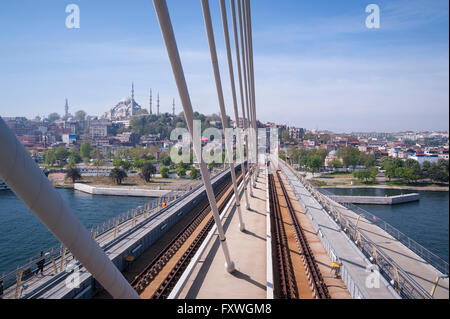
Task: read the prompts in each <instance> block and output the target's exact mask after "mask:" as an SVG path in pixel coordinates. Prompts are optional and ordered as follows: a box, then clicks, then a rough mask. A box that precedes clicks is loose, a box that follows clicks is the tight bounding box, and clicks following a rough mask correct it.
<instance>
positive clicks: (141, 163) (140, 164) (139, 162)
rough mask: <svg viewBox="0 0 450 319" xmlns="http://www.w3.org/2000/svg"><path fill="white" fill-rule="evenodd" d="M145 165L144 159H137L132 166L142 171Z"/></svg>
mask: <svg viewBox="0 0 450 319" xmlns="http://www.w3.org/2000/svg"><path fill="white" fill-rule="evenodd" d="M146 164H147V161H146V160H145V159H144V158H137V159H135V160H134V163H133V166H134V167H136V168H138V169H142V168H143V167H144V166H145V165H146Z"/></svg>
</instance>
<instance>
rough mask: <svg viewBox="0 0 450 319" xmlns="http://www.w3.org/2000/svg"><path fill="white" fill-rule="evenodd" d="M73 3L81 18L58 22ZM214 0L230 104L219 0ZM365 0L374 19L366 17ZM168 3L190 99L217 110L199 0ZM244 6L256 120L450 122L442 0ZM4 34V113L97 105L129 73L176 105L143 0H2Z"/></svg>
mask: <svg viewBox="0 0 450 319" xmlns="http://www.w3.org/2000/svg"><path fill="white" fill-rule="evenodd" d="M70 3H75V4H77V5H78V6H79V7H80V11H81V28H80V29H67V28H66V27H65V20H66V16H67V13H65V8H66V6H67V5H68V4H70ZM210 3H211V11H212V15H213V21H214V28H215V33H216V42H217V45H218V52H219V60H220V63H221V65H220V67H221V75H222V81H223V84H224V89H225V97H226V106H227V110H228V112H229V115H232V114H231V112H232V104H231V90H230V87H229V78H228V69H227V65H226V63H225V62H226V54H225V51H224V40H223V30H222V25H221V22H220V10H219V6H218V3H219V2H218V0H211V1H210ZM227 3H228V1H227ZM370 3H375V4H378V5H379V7H380V10H381V28H380V29H367V28H366V27H365V19H366V17H367V15H368V14H367V13H366V12H365V8H366V6H367V5H368V4H370ZM168 6H169V10H170V13H171V17H172V22H173V25H174V30H175V34H176V36H177V40H178V45H179V49H180V54H181V58H182V61H183V66H184V69H185V73H186V78H187V81H188V86H189V89H190V93H191V99H192V102H193V104H194V108H195V110H197V111H200V112H203V113H207V114H210V113H213V112H215V113H217V112H219V107H218V101H217V94H216V90H215V85H214V81H213V72H212V68H211V62H210V57H209V49H208V44H207V39H206V34H205V29H204V24H203V17H202V11H201V4H200V1H199V0H168ZM228 6H229V4H228ZM228 9H229V8H228ZM228 13H229V12H228ZM252 14H253V32H254V51H255V72H256V74H255V82H256V90H257V92H256V93H257V111H258V118H259V119H260V120H262V121H276V122H280V123H286V124H289V125H295V126H300V127H306V128H309V129H314V128H319V129H329V130H333V131H336V132H350V131H372V130H374V131H399V130H448V127H449V124H448V123H449V122H448V116H449V108H448V105H449V90H448V86H449V62H448V61H449V60H448V59H449V42H448V39H449V34H448V27H449V4H448V1H447V0H388V1H378V0H367V1H360V0H345V1H344V0H341V1H331V0H329V1H322V0H314V1H313V0H279V1H274V0H253V1H252ZM230 23H231V22H230ZM0 39H1V42H0V70H1V71H0V72H1V73H0V74H1V76H0V88H1V91H0V92H1V102H0V115H1V116H27V117H30V118H32V117H34V116H36V115H38V114H39V115H41V116H42V115H48V114H49V113H51V112H58V113H62V112H63V107H64V99H65V98H66V97H67V98H68V99H69V104H70V107H71V108H70V111H71V112H72V113H74V112H75V111H77V110H79V109H83V110H85V111H87V112H88V113H89V114H91V115H100V114H102V113H103V112H105V111H106V110H108V109H109V108H111V107H112V106H113V105H115V104H116V103H117V102H118V101H119V100H121V99H122V98H124V97H127V96H129V95H130V89H131V82H132V81H134V83H135V90H136V94H135V95H136V100H137V101H138V103H140V104H141V105H142V106H145V107H148V100H149V90H150V88H152V89H153V91H154V95H156V93H157V92H159V93H160V96H161V108H162V111H167V112H169V111H170V110H171V103H172V98H173V97H175V98H176V103H177V109H178V111H181V105H180V103H179V99H178V94H177V90H176V87H175V85H174V80H173V75H172V72H171V69H170V65H169V61H168V58H167V54H166V51H165V47H164V44H163V40H162V37H161V33H160V29H159V25H158V23H157V20H156V14H155V11H154V8H153V4H152V1H150V0H130V1H106V0H95V1H93V0H72V1H63V0H42V1H33V0H27V1H25V0H4V1H1V4H0Z"/></svg>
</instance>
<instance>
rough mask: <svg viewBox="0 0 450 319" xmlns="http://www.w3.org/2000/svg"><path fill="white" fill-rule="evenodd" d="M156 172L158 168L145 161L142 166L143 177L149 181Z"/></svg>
mask: <svg viewBox="0 0 450 319" xmlns="http://www.w3.org/2000/svg"><path fill="white" fill-rule="evenodd" d="M155 173H156V168H155V166H153V164H151V163H145V164H144V166H143V167H142V172H141V177H142V178H143V179H144V180H145V181H146V182H147V183H149V182H150V180H151V178H152V176H153V174H155Z"/></svg>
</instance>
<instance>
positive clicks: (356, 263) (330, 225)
mask: <svg viewBox="0 0 450 319" xmlns="http://www.w3.org/2000/svg"><path fill="white" fill-rule="evenodd" d="M280 169H281V170H282V172H283V173H284V175H285V176H286V178H287V180H288V181H289V183H290V185H291V187H292V188H293V189H294V190H295V192H296V194H298V196H299V198H298V199H299V201H300V203H301V204H302V206H303V209H305V210H306V211H308V212H309V214H308V217H309V218H310V219H312V221H313V224H314V223H315V224H316V225H317V226H318V228H319V230H320V233H321V234H323V235H324V237H325V238H326V239H327V241H328V242H329V243H330V244H331V245H332V249H333V251H334V252H335V253H336V255H337V256H336V257H338V258H339V260H340V262H341V263H342V267H343V268H345V271H346V273H347V274H348V277H347V278H348V279H349V280H350V282H351V283H352V284H351V285H350V286H351V287H349V290H351V291H350V292H351V293H352V296H353V297H355V296H356V295H359V296H360V297H361V298H367V299H392V298H397V296H396V294H395V292H394V291H393V289H392V288H391V287H389V286H388V284H387V282H386V281H385V280H384V281H383V279H382V278H381V279H380V282H379V285H366V281H367V280H368V278H369V276H372V274H373V273H372V272H371V271H370V270H369V268H368V267H370V266H371V265H372V264H371V263H370V262H369V261H368V260H367V259H366V258H365V257H364V255H362V253H361V252H360V251H359V250H358V248H357V247H356V246H355V245H354V244H353V243H352V242H351V241H350V240H349V239H348V238H347V236H346V235H345V234H344V233H342V232H341V229H340V227H339V226H338V225H337V224H336V223H335V222H334V221H333V220H332V219H331V218H330V217H329V215H328V214H327V213H326V212H325V211H324V210H323V208H322V206H321V205H320V204H319V203H318V202H317V201H316V200H315V199H314V197H313V196H312V195H311V194H310V193H309V191H308V190H307V189H306V188H305V187H304V186H303V185H302V184H301V182H300V181H299V180H298V178H297V177H296V176H295V175H294V174H293V173H292V172H291V171H290V170H289V169H287V167H285V166H284V165H283V164H282V163H280ZM346 284H347V287H348V286H349V282H346Z"/></svg>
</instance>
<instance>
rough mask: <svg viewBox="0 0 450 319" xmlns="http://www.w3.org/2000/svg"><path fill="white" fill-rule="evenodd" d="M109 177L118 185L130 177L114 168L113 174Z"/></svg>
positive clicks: (121, 170)
mask: <svg viewBox="0 0 450 319" xmlns="http://www.w3.org/2000/svg"><path fill="white" fill-rule="evenodd" d="M109 177H110V178H111V179H112V180H113V181H114V182H115V183H116V184H117V185H121V184H122V181H123V180H124V179H125V178H127V177H128V175H127V173H126V172H125V171H124V170H123V169H120V168H113V169H112V170H111V173H109Z"/></svg>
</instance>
